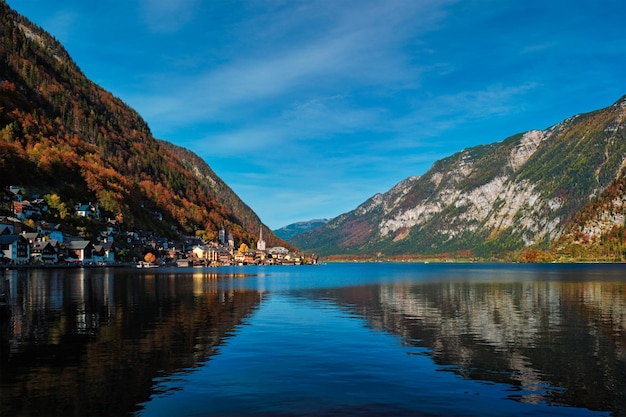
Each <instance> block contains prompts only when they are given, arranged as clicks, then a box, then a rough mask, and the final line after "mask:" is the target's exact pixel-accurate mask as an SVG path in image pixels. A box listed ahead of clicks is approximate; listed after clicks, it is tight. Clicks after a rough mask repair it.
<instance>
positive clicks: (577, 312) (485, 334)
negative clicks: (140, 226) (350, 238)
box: [0, 263, 626, 417]
mask: <svg viewBox="0 0 626 417" xmlns="http://www.w3.org/2000/svg"><path fill="white" fill-rule="evenodd" d="M0 274H4V275H0V278H1V279H3V280H4V282H5V283H6V285H5V287H6V288H7V289H8V290H9V291H8V298H7V299H8V303H9V307H10V313H6V312H5V313H3V316H2V325H1V351H0V353H1V365H2V368H1V370H2V372H1V374H0V384H1V385H0V414H1V415H2V416H46V415H50V416H52V415H67V416H88V415H93V416H96V415H98V416H99V415H115V416H117V415H133V416H138V417H139V416H141V417H144V416H145V417H148V416H248V415H250V416H451V415H455V416H502V415H516V416H528V415H533V416H544V415H557V416H587V415H606V416H626V265H483V264H465V265H457V264H426V265H424V264H384V263H379V264H329V265H318V266H301V267H288V266H275V267H252V266H248V267H231V268H212V269H195V268H189V269H183V268H178V269H161V268H160V269H152V270H136V269H72V270H32V271H4V272H0Z"/></svg>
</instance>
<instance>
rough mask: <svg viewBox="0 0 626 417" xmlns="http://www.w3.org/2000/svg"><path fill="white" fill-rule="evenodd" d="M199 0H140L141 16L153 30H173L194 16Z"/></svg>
mask: <svg viewBox="0 0 626 417" xmlns="http://www.w3.org/2000/svg"><path fill="white" fill-rule="evenodd" d="M199 1H200V0H141V3H140V12H141V18H142V19H143V21H144V22H145V23H146V24H147V25H148V27H149V28H150V30H152V31H154V32H161V33H171V32H175V31H177V30H178V29H180V28H181V27H182V26H183V25H185V24H186V23H187V22H189V21H190V20H191V19H193V18H194V16H195V12H196V6H197V4H198V3H199Z"/></svg>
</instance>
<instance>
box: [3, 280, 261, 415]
mask: <svg viewBox="0 0 626 417" xmlns="http://www.w3.org/2000/svg"><path fill="white" fill-rule="evenodd" d="M225 277H226V278H224V277H221V279H228V275H225ZM8 279H9V280H10V282H11V287H10V288H11V292H10V305H11V307H12V312H11V313H12V314H11V317H10V319H9V320H10V322H9V323H8V326H6V325H5V324H4V323H3V327H5V328H3V329H2V330H3V331H2V376H1V377H0V378H1V385H0V404H1V407H2V415H30V416H47V415H63V416H72V415H75V416H87V415H125V414H128V413H129V412H132V411H133V410H134V409H136V404H137V403H139V402H141V401H145V400H147V399H148V398H149V397H150V395H151V393H152V391H151V390H152V386H153V379H154V378H156V377H158V376H160V375H166V374H171V373H172V372H175V371H180V370H182V369H189V368H193V367H195V366H198V364H199V363H200V362H202V361H205V360H207V358H208V357H210V356H211V355H212V354H213V353H214V349H215V347H216V346H217V345H219V344H220V342H221V341H222V340H223V339H224V338H225V337H227V336H228V335H229V334H230V333H232V332H233V330H234V328H235V327H236V326H237V324H239V323H240V322H241V320H242V318H243V317H245V316H246V315H249V314H250V313H251V312H252V310H253V309H254V308H255V307H256V306H258V304H259V302H260V299H261V295H260V293H259V292H256V291H244V290H228V289H218V288H217V282H218V275H217V274H216V273H207V272H202V273H194V274H189V273H188V274H173V273H172V274H158V275H155V274H137V273H136V272H135V271H127V272H120V271H116V270H103V271H99V272H98V271H96V270H81V269H78V270H68V271H65V270H54V271H29V272H21V271H20V272H15V271H13V272H9V277H8ZM6 327H8V328H6ZM5 335H8V337H6V336H5Z"/></svg>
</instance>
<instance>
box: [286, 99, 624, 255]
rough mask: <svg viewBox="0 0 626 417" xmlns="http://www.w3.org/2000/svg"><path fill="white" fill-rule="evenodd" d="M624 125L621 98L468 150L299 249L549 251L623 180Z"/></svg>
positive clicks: (309, 237)
mask: <svg viewBox="0 0 626 417" xmlns="http://www.w3.org/2000/svg"><path fill="white" fill-rule="evenodd" d="M625 120H626V97H623V98H622V99H620V100H619V101H618V102H616V103H615V104H614V105H612V106H610V107H607V108H605V109H602V110H599V111H596V112H592V113H587V114H583V115H577V116H574V117H571V118H569V119H567V120H565V121H563V122H561V123H559V124H557V125H555V126H552V127H550V128H548V129H546V130H543V131H542V130H531V131H529V132H526V133H523V134H519V135H515V136H512V137H510V138H508V139H506V140H504V141H502V142H498V143H494V144H491V145H484V146H478V147H474V148H468V149H465V150H463V151H461V152H459V153H457V154H454V155H452V156H450V157H448V158H446V159H443V160H440V161H438V162H436V163H435V164H434V165H433V167H432V168H431V169H430V170H429V171H428V172H426V173H425V174H424V175H423V176H421V177H410V178H408V179H406V180H404V181H402V182H400V183H399V184H397V185H396V186H394V187H393V188H392V189H391V190H389V191H388V192H386V193H384V194H377V195H375V196H373V197H372V198H370V199H369V200H368V201H366V202H365V203H363V204H362V205H361V206H359V207H357V208H356V209H355V210H353V211H351V212H349V213H346V214H343V215H341V216H339V217H337V218H335V219H332V220H331V221H330V222H329V223H328V224H327V225H326V226H325V227H323V228H321V229H319V230H316V231H314V232H310V233H308V234H305V235H302V236H298V237H296V238H294V241H293V243H295V244H296V245H298V246H300V247H301V248H303V249H307V250H317V251H319V252H320V253H322V254H331V253H364V252H367V253H375V252H382V253H384V254H389V255H394V254H402V253H441V252H449V251H460V250H470V251H473V252H477V253H479V254H481V253H482V254H489V253H493V252H501V251H510V250H519V249H522V248H524V247H528V246H531V245H537V247H540V248H546V247H548V246H549V245H550V244H551V243H553V242H554V241H555V240H556V239H558V238H559V237H560V236H561V235H562V234H563V233H564V231H565V229H566V227H567V226H568V225H570V223H571V222H572V221H573V220H574V218H575V216H576V214H577V213H578V212H579V211H580V210H582V209H583V208H584V207H585V206H586V204H588V203H590V202H591V201H593V199H594V198H596V197H597V196H598V195H600V194H601V193H602V192H603V190H605V189H606V188H607V187H608V186H609V185H610V184H611V181H614V180H616V179H617V178H620V176H621V175H623V171H624V167H625V166H626V128H625ZM623 197H624V196H623V195H622V196H617V197H616V198H617V199H618V200H620V199H622V200H623ZM622 200H620V201H622ZM616 204H617V203H616ZM620 221H621V225H622V226H623V218H622V217H620V216H619V215H618V216H612V217H610V218H607V219H606V222H602V223H597V224H602V226H601V227H602V228H606V227H608V226H612V225H614V224H616V223H620Z"/></svg>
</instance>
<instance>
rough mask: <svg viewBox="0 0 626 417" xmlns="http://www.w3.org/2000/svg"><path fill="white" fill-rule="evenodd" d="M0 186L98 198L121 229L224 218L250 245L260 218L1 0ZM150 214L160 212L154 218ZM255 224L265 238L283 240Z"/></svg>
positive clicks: (211, 232)
mask: <svg viewBox="0 0 626 417" xmlns="http://www.w3.org/2000/svg"><path fill="white" fill-rule="evenodd" d="M0 34H1V43H0V185H1V186H3V187H5V186H8V185H19V186H22V187H24V188H25V189H27V190H28V191H29V193H31V194H32V193H36V192H39V193H41V194H42V195H45V196H48V198H49V197H50V196H54V198H55V199H60V201H61V203H62V204H63V205H64V206H66V207H73V205H74V204H77V203H78V202H88V201H89V202H94V203H96V202H97V203H98V204H99V206H100V210H101V211H102V212H103V213H104V215H106V216H108V217H110V218H115V219H117V220H118V221H119V223H120V224H122V226H123V227H124V228H125V229H133V228H135V229H144V230H152V231H155V232H159V233H162V234H171V233H173V231H174V230H175V231H177V232H184V233H195V232H196V231H199V233H200V234H202V235H203V236H206V237H208V238H209V239H212V238H214V237H215V234H216V233H217V230H218V229H219V228H220V227H221V226H223V225H224V226H226V228H227V229H228V231H229V232H230V233H232V234H233V236H234V237H235V240H236V241H237V242H242V243H246V244H248V245H251V244H252V242H254V241H256V239H257V238H258V234H259V227H260V226H261V221H260V220H259V218H258V217H257V216H256V214H255V213H254V212H253V211H252V210H251V209H250V208H249V207H248V206H247V205H246V204H244V203H243V202H242V201H241V200H240V199H239V198H238V197H237V196H236V195H235V194H234V193H233V192H232V190H231V189H230V188H228V187H227V186H226V185H225V184H224V183H223V182H222V181H221V180H220V179H219V178H218V177H217V175H215V173H213V171H212V170H211V169H210V168H209V167H208V165H206V163H204V161H202V160H200V159H199V158H198V157H197V156H195V155H193V154H192V153H191V152H189V151H187V150H182V149H180V148H178V147H175V146H173V145H171V144H168V143H166V142H163V141H159V140H156V139H155V138H154V137H153V136H152V134H151V132H150V129H149V127H148V126H147V124H146V123H145V121H144V120H143V119H142V118H141V116H140V115H139V114H137V112H135V111H134V110H133V109H131V108H130V107H128V106H127V105H126V104H125V103H123V102H122V101H121V100H120V99H118V98H116V97H114V96H113V95H112V94H111V93H109V92H108V91H105V90H104V89H102V88H100V87H99V86H98V85H96V84H95V83H93V82H92V81H90V80H89V79H87V78H86V77H85V75H84V74H83V73H82V72H81V70H80V68H79V67H78V66H77V65H76V64H75V63H74V62H73V61H72V59H71V58H70V57H69V55H68V54H67V52H66V51H65V50H64V48H63V47H62V45H61V44H60V43H59V42H57V41H56V40H55V39H53V38H52V37H51V36H50V35H48V34H47V33H46V32H45V31H43V30H42V29H41V28H39V27H37V26H35V25H34V24H32V23H31V22H29V21H28V20H26V19H25V18H23V17H22V16H20V15H18V14H17V13H16V12H14V11H13V10H11V9H10V8H9V7H8V5H6V3H4V2H0ZM155 212H159V213H161V214H162V218H163V220H156V219H155V216H154V215H153V214H154V213H155ZM263 227H264V229H265V230H264V233H263V236H264V238H265V239H266V240H267V241H268V243H269V244H281V243H282V244H284V242H282V241H281V240H280V239H278V238H276V237H275V236H274V235H273V234H272V233H271V231H270V229H268V228H267V227H265V226H263Z"/></svg>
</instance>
